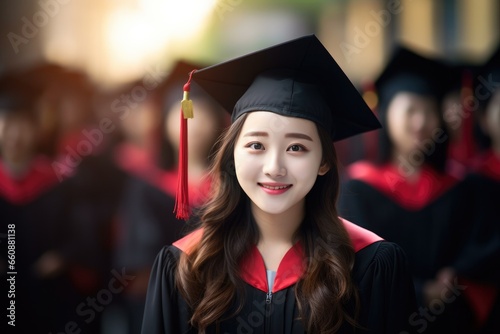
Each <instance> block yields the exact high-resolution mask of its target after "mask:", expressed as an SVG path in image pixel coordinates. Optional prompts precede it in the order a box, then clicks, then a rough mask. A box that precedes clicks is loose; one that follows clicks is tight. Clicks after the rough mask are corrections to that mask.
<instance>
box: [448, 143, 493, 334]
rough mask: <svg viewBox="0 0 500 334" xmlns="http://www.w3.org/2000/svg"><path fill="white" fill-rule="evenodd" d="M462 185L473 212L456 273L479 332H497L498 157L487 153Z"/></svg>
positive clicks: (490, 152)
mask: <svg viewBox="0 0 500 334" xmlns="http://www.w3.org/2000/svg"><path fill="white" fill-rule="evenodd" d="M474 167H475V168H474V172H472V173H470V174H469V175H468V176H467V177H466V179H465V181H464V183H465V184H466V187H467V194H468V201H469V203H470V207H471V210H472V211H473V219H472V221H471V224H472V232H471V234H470V237H469V238H468V242H467V243H466V244H465V245H464V247H463V250H462V253H461V254H460V257H459V260H458V262H457V263H456V270H457V272H458V274H459V275H460V276H462V277H463V280H464V281H465V280H466V282H467V283H466V284H468V285H470V288H469V289H467V290H466V291H465V294H466V297H467V298H468V299H469V301H470V303H471V304H473V305H475V307H474V311H475V315H476V319H477V325H478V327H479V328H480V329H481V333H500V297H499V296H500V206H499V199H500V157H499V156H498V155H495V154H494V153H493V152H492V151H488V152H486V153H485V154H484V155H483V156H482V157H481V159H480V160H479V162H478V163H477V166H474Z"/></svg>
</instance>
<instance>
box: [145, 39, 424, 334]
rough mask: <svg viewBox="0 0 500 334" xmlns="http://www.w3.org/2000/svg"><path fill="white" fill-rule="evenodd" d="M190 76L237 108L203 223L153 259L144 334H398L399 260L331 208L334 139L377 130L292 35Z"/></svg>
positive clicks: (333, 73)
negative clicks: (289, 37) (268, 46)
mask: <svg viewBox="0 0 500 334" xmlns="http://www.w3.org/2000/svg"><path fill="white" fill-rule="evenodd" d="M193 79H194V80H195V81H196V82H197V83H198V84H200V85H201V86H202V88H204V89H205V90H206V91H207V92H208V93H209V94H210V95H212V96H213V97H214V98H215V99H216V100H217V101H218V102H220V104H221V105H222V106H223V107H225V108H226V109H227V110H232V111H233V112H232V125H231V126H230V128H229V129H228V131H227V132H226V133H225V135H224V136H223V137H222V139H221V141H220V143H219V147H218V151H217V153H216V156H215V158H214V164H213V167H212V173H213V180H214V184H213V191H212V197H211V198H210V199H209V201H208V203H207V204H206V205H205V206H204V208H203V209H202V210H201V213H200V214H199V215H198V216H197V217H198V218H197V219H198V221H199V228H197V229H196V230H195V231H194V232H192V233H191V234H189V235H187V236H186V237H184V238H183V239H181V240H179V241H177V242H175V243H174V244H173V245H172V246H170V247H165V248H164V249H163V250H162V251H161V252H160V254H159V255H158V257H157V259H156V261H155V265H154V269H153V272H152V274H151V278H150V283H149V289H148V296H147V302H146V308H145V313H144V319H143V327H142V332H143V333H148V334H152V333H305V332H308V333H338V332H340V333H344V332H348V333H350V332H354V331H356V332H357V333H358V332H360V333H361V332H370V333H399V332H400V331H405V330H406V329H408V327H410V325H409V319H410V317H411V316H412V313H413V312H415V311H416V305H415V299H414V292H413V285H412V283H411V276H410V274H409V272H408V268H407V266H406V260H405V256H404V254H403V252H402V251H401V249H400V248H399V247H398V246H396V245H395V244H392V243H389V242H385V241H383V240H382V239H381V238H379V237H378V236H377V235H375V234H373V233H371V232H369V231H367V230H364V229H362V228H360V227H357V226H356V225H354V224H352V223H350V222H348V221H346V220H343V219H342V218H340V217H339V216H338V215H337V212H336V208H335V204H336V199H337V192H338V185H339V179H338V172H337V161H336V156H335V151H334V148H333V145H332V140H339V139H342V138H346V137H348V136H351V135H354V134H357V133H360V132H363V131H368V130H372V129H375V128H378V127H379V123H378V121H377V120H376V119H375V117H374V116H373V115H372V113H371V111H370V110H369V108H368V107H367V106H366V105H365V103H364V101H363V100H362V98H361V97H360V96H359V94H358V93H357V91H356V90H355V88H354V87H353V86H352V84H351V83H350V81H349V80H348V79H347V77H346V76H345V74H344V73H343V72H342V71H341V69H340V68H339V67H338V65H337V64H336V63H335V61H334V60H333V59H332V57H331V56H330V54H329V53H328V51H327V50H326V49H325V48H324V47H323V45H322V44H321V43H320V42H319V40H318V39H317V38H316V37H315V36H307V37H303V38H299V39H297V40H293V41H290V42H287V43H284V44H280V45H278V46H274V47H271V48H268V49H264V50H261V51H259V52H256V53H252V54H250V55H247V56H243V57H240V58H237V59H234V60H231V61H228V62H226V63H222V64H220V65H216V66H212V67H209V68H206V69H203V70H200V71H197V72H195V73H194V75H193ZM195 103H196V102H195ZM233 107H234V108H233ZM195 110H196V109H195ZM194 117H196V111H195V115H194Z"/></svg>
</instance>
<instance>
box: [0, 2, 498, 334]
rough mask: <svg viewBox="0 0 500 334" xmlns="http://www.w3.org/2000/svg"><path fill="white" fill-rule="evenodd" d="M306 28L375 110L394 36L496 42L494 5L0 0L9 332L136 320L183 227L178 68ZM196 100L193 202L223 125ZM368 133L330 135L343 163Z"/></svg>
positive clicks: (478, 52)
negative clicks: (348, 137)
mask: <svg viewBox="0 0 500 334" xmlns="http://www.w3.org/2000/svg"><path fill="white" fill-rule="evenodd" d="M312 33H314V34H316V35H317V36H318V38H319V39H320V41H321V42H322V43H323V44H324V45H325V46H326V48H327V49H328V51H329V52H330V53H331V54H332V56H333V57H334V58H335V60H336V61H337V62H338V64H339V65H340V67H341V68H342V69H343V70H344V71H345V72H346V74H347V76H348V77H349V78H350V79H351V81H352V82H353V83H354V84H355V86H356V87H358V89H359V90H360V91H361V92H362V93H363V95H364V97H365V99H366V101H367V103H368V104H369V105H370V107H372V108H374V110H375V107H376V96H374V95H373V94H370V91H371V90H372V88H373V84H372V82H373V80H375V79H376V78H377V76H378V75H379V74H380V73H381V71H382V70H383V68H384V66H385V64H386V63H387V61H388V59H389V57H390V56H391V53H392V50H393V47H395V46H396V45H397V44H400V43H402V44H404V45H406V46H408V47H410V48H412V49H413V50H415V51H417V52H419V53H421V54H422V55H429V56H437V57H440V58H443V59H445V60H447V61H449V62H451V63H456V64H467V66H470V67H471V68H472V67H474V66H479V65H481V64H483V62H485V61H486V60H487V59H488V58H489V57H490V56H491V54H492V53H493V52H494V50H495V49H496V48H497V46H498V43H499V40H500V36H499V34H500V2H499V1H497V0H442V1H433V0H271V1H270V0H180V1H179V0H177V1H174V0H18V1H2V2H0V36H2V37H1V39H0V154H1V158H2V159H1V160H0V215H1V223H2V230H1V231H0V244H1V245H2V254H1V256H2V257H1V258H0V269H1V271H0V273H2V277H1V280H2V284H4V285H5V282H6V280H5V278H4V277H3V275H4V274H5V273H6V272H7V267H6V264H7V261H6V258H5V257H4V254H7V248H6V245H7V243H6V242H3V241H5V240H6V239H5V237H6V236H7V230H6V226H8V224H9V223H12V224H16V238H17V239H16V242H17V255H16V256H17V267H16V269H17V271H18V273H19V276H18V294H17V297H16V298H17V299H16V300H17V303H18V305H19V308H18V310H17V321H18V323H19V326H18V328H16V329H18V330H19V331H18V332H19V333H28V332H30V333H35V332H36V333H38V332H40V333H42V332H43V333H47V332H50V331H53V332H54V333H56V332H57V333H59V332H61V331H64V330H66V332H78V330H82V333H105V334H112V333H125V334H127V333H130V334H131V333H138V332H139V331H140V326H141V319H142V310H143V307H144V298H145V294H146V289H147V284H148V278H149V273H150V270H151V266H152V263H153V261H154V258H155V256H156V254H157V253H158V251H159V250H160V248H161V247H162V246H163V245H165V244H169V243H171V242H173V241H174V240H176V239H177V238H178V237H179V236H180V235H182V234H183V233H184V232H185V230H186V227H185V226H184V222H181V221H179V220H177V219H176V218H175V216H174V215H173V214H172V212H171V208H172V207H173V205H174V198H175V185H176V179H177V171H176V169H175V165H176V154H177V152H176V149H175V147H177V144H178V143H177V142H176V139H175V138H178V134H177V133H176V132H175V131H176V130H175V129H176V127H177V123H175V125H174V126H172V124H174V123H173V122H169V117H168V116H169V115H171V114H172V113H170V111H169V110H170V109H174V110H178V102H179V101H180V99H181V98H182V95H181V87H182V83H183V82H185V80H186V76H185V74H186V73H187V72H188V70H187V69H188V68H189V69H191V68H201V67H204V66H207V65H211V64H215V63H218V62H220V61H223V60H227V59H230V58H232V57H236V56H240V55H243V54H245V53H247V52H251V51H255V50H258V49H260V48H264V47H268V46H271V45H274V44H277V43H281V42H284V41H287V40H290V39H293V38H296V37H300V36H303V35H306V34H312ZM179 73H180V74H179ZM459 80H460V79H459ZM199 94H202V93H201V92H200V93H199ZM193 99H194V100H196V99H195V98H193ZM204 99H206V100H204ZM197 101H198V102H195V105H197V107H195V108H198V109H197V110H199V111H197V112H203V113H204V112H205V111H203V110H205V109H206V112H207V115H209V116H208V117H206V118H203V117H201V119H202V124H201V127H199V128H198V130H196V133H197V136H198V137H199V138H198V139H199V140H198V142H199V143H201V144H199V145H200V148H199V149H194V150H191V148H190V152H195V153H197V154H198V156H190V161H191V159H192V161H194V162H195V163H193V164H191V165H190V168H191V166H194V167H193V170H192V171H191V170H190V175H191V176H193V179H194V181H192V182H193V183H192V184H191V185H190V191H192V199H193V201H194V202H193V203H192V204H193V205H197V204H200V203H202V201H203V198H204V196H205V195H206V194H205V193H204V191H206V190H207V189H209V184H207V183H206V180H205V179H204V176H205V172H206V168H207V167H208V158H207V157H208V155H209V152H210V146H211V144H212V143H214V142H215V139H216V138H217V136H218V134H220V131H221V130H222V129H223V128H224V127H225V126H227V124H228V120H227V117H219V116H217V117H214V116H213V115H221V114H223V113H221V112H220V107H218V106H217V105H215V104H214V103H213V101H209V98H207V97H206V96H205V97H201V95H200V97H199V98H198V100H197ZM201 101H205V102H202V103H200V102H201ZM196 103H198V104H196ZM210 113H211V114H210ZM200 115H201V114H200ZM467 117H468V116H466V117H465V118H467ZM175 118H177V117H175ZM190 126H191V125H190ZM192 126H195V125H194V123H193V125H192ZM32 134H35V135H32ZM373 138H374V137H372V136H370V135H368V136H365V137H363V138H362V139H360V140H355V141H352V142H347V143H346V142H344V143H342V142H341V143H339V144H338V146H337V150H338V152H339V156H340V162H341V164H343V165H347V164H349V163H352V162H354V161H356V160H358V159H363V158H370V157H372V156H373V152H374V151H375V149H376V147H375V146H374V145H376V144H377V142H376V141H374V140H372V139H373ZM192 141H193V142H194V141H195V140H194V139H193V140H191V139H190V143H191V142H192ZM466 158H467V159H468V158H469V156H468V157H466ZM191 176H190V177H191ZM497 217H498V216H497ZM496 245H497V246H498V243H496ZM497 283H498V282H497ZM6 289H7V286H5V288H4V286H2V295H4V291H7V290H6ZM8 302H9V300H7V299H5V300H2V309H5V308H4V307H7V305H8ZM497 305H499V303H497ZM497 309H498V307H497ZM2 325H3V324H2ZM23 326H24V327H23ZM8 329H9V330H12V327H10V328H8ZM4 333H5V332H4ZM9 333H10V332H9Z"/></svg>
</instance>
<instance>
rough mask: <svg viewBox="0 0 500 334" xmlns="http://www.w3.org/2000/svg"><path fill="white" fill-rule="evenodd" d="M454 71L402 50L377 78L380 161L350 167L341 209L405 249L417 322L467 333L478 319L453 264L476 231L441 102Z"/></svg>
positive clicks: (419, 326)
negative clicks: (453, 164) (453, 170)
mask: <svg viewBox="0 0 500 334" xmlns="http://www.w3.org/2000/svg"><path fill="white" fill-rule="evenodd" d="M448 73H449V68H448V67H447V66H446V65H445V64H444V63H443V62H442V61H441V60H438V59H432V58H429V57H424V56H422V55H420V54H418V53H416V52H414V51H412V50H410V49H409V48H406V47H404V46H398V47H397V48H395V50H394V51H393V53H392V55H391V59H390V60H389V62H388V63H387V65H386V67H385V68H384V69H383V71H382V73H381V74H380V76H379V77H378V79H377V80H376V82H375V85H376V88H377V94H378V97H379V105H378V108H377V109H378V115H379V116H380V119H381V122H382V125H383V128H384V129H383V130H382V131H381V132H380V140H379V153H380V156H379V161H378V163H370V162H366V161H361V162H357V163H355V164H353V165H351V166H349V168H348V176H349V178H350V179H349V180H348V181H347V182H346V184H345V187H344V188H343V192H342V196H341V204H340V206H339V208H340V211H341V212H342V214H344V215H345V216H346V217H348V218H350V219H353V220H354V221H355V222H356V223H357V224H359V225H360V226H363V227H365V228H367V229H369V230H371V231H373V232H375V233H377V234H379V235H380V236H381V237H383V238H384V239H386V240H388V241H392V242H395V243H397V244H398V245H399V246H401V247H402V248H403V249H404V250H405V252H406V254H407V255H408V259H409V263H410V268H411V271H412V274H413V279H414V283H415V288H416V293H417V298H418V300H419V303H420V305H421V306H422V309H423V310H425V312H427V313H425V312H419V313H418V314H415V315H414V317H412V319H411V323H412V326H413V328H414V329H415V330H420V331H424V330H425V331H426V332H428V333H442V332H443V331H446V332H450V333H451V332H453V333H458V332H465V333H468V332H469V330H470V326H471V322H472V320H471V317H472V315H471V312H470V310H469V306H468V305H467V303H466V301H464V296H463V288H461V286H460V285H459V284H458V283H457V281H456V274H455V272H454V270H453V269H452V268H453V263H454V262H455V261H456V260H457V258H458V254H459V252H460V249H461V247H462V245H463V242H464V240H465V238H466V236H467V230H468V229H469V228H470V222H469V221H467V217H468V215H469V213H470V210H469V206H468V203H467V201H466V197H465V191H464V186H463V184H462V183H461V182H460V179H459V178H457V177H455V176H453V175H451V174H449V173H448V172H447V169H446V163H447V157H448V155H447V147H448V143H449V134H448V130H447V127H446V123H445V122H444V120H443V114H442V111H441V104H442V98H443V94H444V93H445V87H446V85H447V80H448ZM443 296H445V297H443ZM450 296H451V297H450ZM448 297H450V298H448ZM443 298H444V299H443Z"/></svg>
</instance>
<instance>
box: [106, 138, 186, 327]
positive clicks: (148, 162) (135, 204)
mask: <svg viewBox="0 0 500 334" xmlns="http://www.w3.org/2000/svg"><path fill="white" fill-rule="evenodd" d="M114 159H115V164H116V165H117V167H118V168H120V169H121V170H122V172H123V173H124V175H125V179H124V182H123V191H122V193H121V196H120V201H119V205H118V208H117V212H116V213H115V220H114V233H113V251H112V267H113V268H126V270H127V273H130V274H132V275H134V276H135V278H134V280H133V281H132V282H130V284H129V287H128V289H127V290H126V291H125V292H124V293H123V294H120V296H118V297H117V298H116V300H115V302H114V304H115V306H117V307H118V308H119V310H120V312H122V314H124V317H125V318H126V319H127V320H126V322H127V323H126V325H125V326H126V327H127V329H128V331H129V332H130V333H139V332H140V330H141V325H142V315H143V313H144V303H145V300H146V288H147V283H148V278H149V274H150V271H151V268H152V266H153V263H154V260H155V257H156V255H157V254H158V252H159V251H160V250H161V248H162V247H163V246H164V245H170V244H172V243H173V242H174V241H176V240H178V239H179V238H180V237H181V236H183V235H185V232H187V231H185V228H186V226H187V225H186V223H185V222H184V221H181V220H178V219H177V218H176V217H175V214H174V213H173V208H174V204H175V197H174V196H172V193H173V194H175V190H173V189H174V188H176V186H177V182H176V178H171V179H167V178H165V177H164V176H166V173H165V172H164V171H162V170H160V169H159V168H158V167H156V166H155V165H154V164H153V159H152V156H151V155H150V154H149V153H148V152H146V151H145V150H141V149H139V148H137V147H134V146H133V145H129V144H122V145H120V146H118V147H117V149H116V150H115V152H114ZM166 187H170V188H171V189H172V190H170V189H165V188H166Z"/></svg>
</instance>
